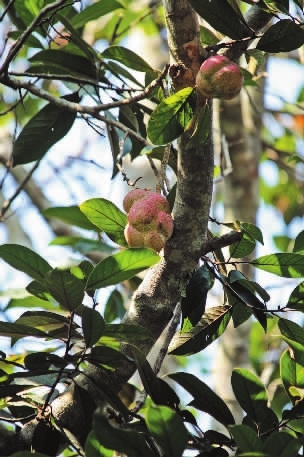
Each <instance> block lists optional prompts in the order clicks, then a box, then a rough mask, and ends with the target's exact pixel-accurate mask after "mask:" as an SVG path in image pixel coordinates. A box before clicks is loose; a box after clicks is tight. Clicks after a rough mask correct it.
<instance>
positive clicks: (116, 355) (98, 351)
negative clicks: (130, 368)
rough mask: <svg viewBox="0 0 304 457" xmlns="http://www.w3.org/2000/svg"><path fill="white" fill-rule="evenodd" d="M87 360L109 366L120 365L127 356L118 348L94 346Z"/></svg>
mask: <svg viewBox="0 0 304 457" xmlns="http://www.w3.org/2000/svg"><path fill="white" fill-rule="evenodd" d="M86 360H88V361H89V362H91V363H95V364H100V365H109V366H111V367H112V366H119V365H120V364H121V361H122V360H126V356H125V355H124V354H122V352H119V351H118V350H116V349H114V348H112V347H108V346H94V347H93V348H92V350H91V352H90V353H89V354H88V355H87V356H86Z"/></svg>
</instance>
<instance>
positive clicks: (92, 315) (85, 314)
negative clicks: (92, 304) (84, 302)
mask: <svg viewBox="0 0 304 457" xmlns="http://www.w3.org/2000/svg"><path fill="white" fill-rule="evenodd" d="M81 317H82V330H83V337H84V341H85V344H86V347H87V348H89V347H92V346H94V344H95V343H97V341H98V340H99V339H100V338H101V336H102V334H103V331H104V327H105V321H104V319H103V317H102V316H101V314H100V313H99V312H98V311H96V309H92V308H88V307H87V306H84V307H83V308H82V311H81Z"/></svg>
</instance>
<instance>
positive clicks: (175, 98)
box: [147, 87, 194, 145]
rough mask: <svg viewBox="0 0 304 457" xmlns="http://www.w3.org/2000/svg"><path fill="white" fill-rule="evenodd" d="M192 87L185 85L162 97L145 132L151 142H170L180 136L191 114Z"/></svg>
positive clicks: (158, 143) (159, 143)
mask: <svg viewBox="0 0 304 457" xmlns="http://www.w3.org/2000/svg"><path fill="white" fill-rule="evenodd" d="M193 91H194V89H193V88H192V87H186V88H184V89H182V90H180V91H178V92H176V93H175V94H174V95H171V96H170V97H168V98H164V99H163V100H162V101H161V102H160V104H159V105H158V106H157V107H156V108H155V110H154V111H153V113H152V114H151V116H150V119H149V122H148V127H147V133H148V136H149V138H150V140H151V141H152V143H154V144H157V145H161V144H166V143H170V142H171V141H173V140H175V139H176V138H177V137H178V136H180V135H181V134H182V133H183V131H184V130H185V128H186V126H187V125H188V123H189V122H190V120H191V118H192V116H193V109H192V107H191V106H190V98H191V96H192V94H193Z"/></svg>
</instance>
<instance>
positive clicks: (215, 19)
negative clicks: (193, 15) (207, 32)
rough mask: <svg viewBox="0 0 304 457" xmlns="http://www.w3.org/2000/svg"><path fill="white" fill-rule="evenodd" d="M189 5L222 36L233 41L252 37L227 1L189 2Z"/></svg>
mask: <svg viewBox="0 0 304 457" xmlns="http://www.w3.org/2000/svg"><path fill="white" fill-rule="evenodd" d="M190 4H191V5H192V7H193V8H194V9H195V11H196V12H197V13H198V14H199V15H200V16H201V17H202V18H203V19H204V20H205V21H207V22H208V23H209V24H210V25H211V26H212V27H214V28H215V30H218V31H219V32H221V33H222V34H223V35H227V36H229V37H230V38H233V39H235V40H238V39H240V38H244V36H250V35H252V32H251V30H250V29H249V27H248V26H247V30H248V31H246V28H245V24H246V23H245V20H244V18H243V17H242V16H240V15H239V14H237V13H236V12H235V10H234V9H233V8H232V6H230V4H229V3H228V2H227V0H221V1H220V2H219V1H218V0H190Z"/></svg>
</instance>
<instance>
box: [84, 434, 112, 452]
mask: <svg viewBox="0 0 304 457" xmlns="http://www.w3.org/2000/svg"><path fill="white" fill-rule="evenodd" d="M85 455H86V457H114V451H113V450H111V449H107V448H105V447H104V446H102V445H101V444H100V443H99V441H98V439H97V438H96V436H95V434H94V432H93V431H91V432H90V433H89V434H88V437H87V440H86V443H85Z"/></svg>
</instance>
